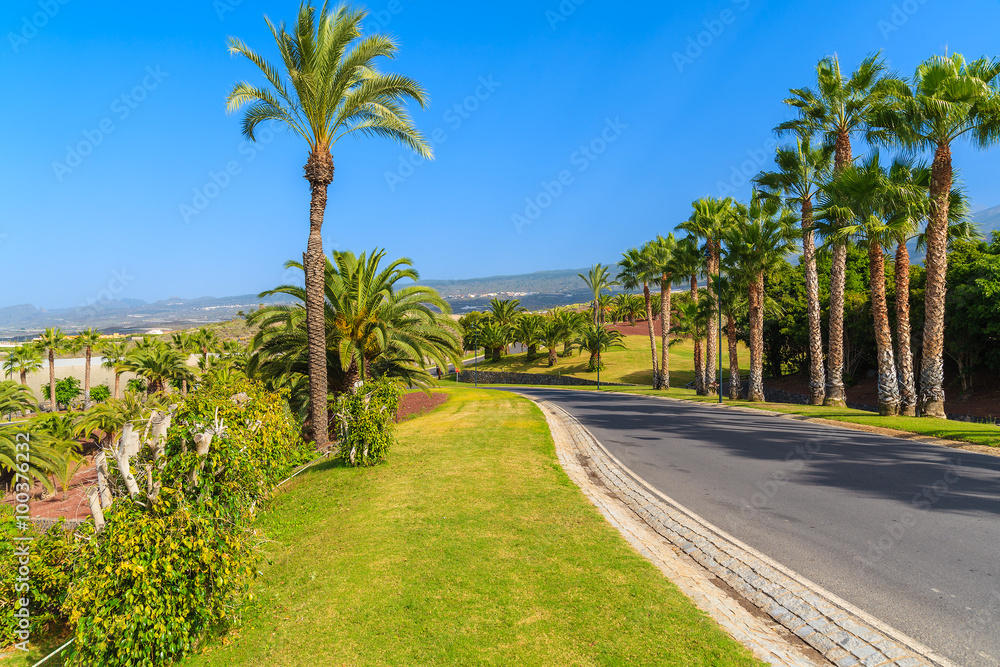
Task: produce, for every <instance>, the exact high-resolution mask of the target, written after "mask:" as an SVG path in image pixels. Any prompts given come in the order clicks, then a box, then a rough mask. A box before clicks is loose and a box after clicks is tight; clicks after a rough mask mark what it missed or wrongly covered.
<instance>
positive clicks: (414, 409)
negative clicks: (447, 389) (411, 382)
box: [396, 391, 448, 422]
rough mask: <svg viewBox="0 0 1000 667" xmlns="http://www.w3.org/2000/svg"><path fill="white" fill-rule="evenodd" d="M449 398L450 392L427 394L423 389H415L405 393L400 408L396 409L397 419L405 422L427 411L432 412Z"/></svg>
mask: <svg viewBox="0 0 1000 667" xmlns="http://www.w3.org/2000/svg"><path fill="white" fill-rule="evenodd" d="M447 400H448V394H441V393H438V394H430V395H427V394H425V393H424V392H422V391H414V392H410V393H409V394H403V397H402V398H401V399H399V409H398V410H396V421H397V422H403V421H407V420H408V419H413V418H414V417H418V416H420V415H422V414H424V413H425V412H430V411H431V410H433V409H434V408H436V407H437V406H439V405H441V404H443V403H444V402H445V401H447Z"/></svg>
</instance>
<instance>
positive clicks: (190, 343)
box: [170, 327, 215, 396]
mask: <svg viewBox="0 0 1000 667" xmlns="http://www.w3.org/2000/svg"><path fill="white" fill-rule="evenodd" d="M202 332H205V334H206V335H205V337H204V339H202ZM214 339H215V332H213V331H211V330H209V329H206V328H204V327H203V328H202V329H201V330H200V331H199V332H198V337H197V338H196V337H195V336H192V335H191V334H189V333H186V332H184V331H176V332H174V333H173V334H171V336H170V346H171V347H173V348H174V349H175V350H177V352H178V354H180V355H181V356H182V357H183V358H184V362H185V363H187V359H188V355H189V354H191V352H192V351H194V350H199V351H201V352H202V362H207V361H208V349H209V348H210V347H211V346H212V344H213V342H214ZM201 342H204V343H205V347H204V348H202V347H201V345H200V344H199V343H201ZM187 393H188V381H187V378H184V379H183V380H181V396H187Z"/></svg>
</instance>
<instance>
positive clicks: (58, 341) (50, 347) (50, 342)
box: [38, 328, 67, 412]
mask: <svg viewBox="0 0 1000 667" xmlns="http://www.w3.org/2000/svg"><path fill="white" fill-rule="evenodd" d="M38 345H39V347H41V348H42V349H43V350H46V352H47V353H48V355H49V407H50V408H51V410H52V412H55V411H56V353H57V352H62V351H63V350H64V349H66V346H67V341H66V334H64V333H63V332H62V329H55V328H48V329H46V330H45V333H43V334H42V335H41V336H40V337H39V338H38Z"/></svg>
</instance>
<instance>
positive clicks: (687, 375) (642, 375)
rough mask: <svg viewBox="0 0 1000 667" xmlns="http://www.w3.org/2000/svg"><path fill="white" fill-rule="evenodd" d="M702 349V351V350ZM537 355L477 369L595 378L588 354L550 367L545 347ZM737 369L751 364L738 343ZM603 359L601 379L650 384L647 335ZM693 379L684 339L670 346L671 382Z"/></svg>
mask: <svg viewBox="0 0 1000 667" xmlns="http://www.w3.org/2000/svg"><path fill="white" fill-rule="evenodd" d="M656 348H657V363H659V349H660V339H659V337H657V339H656ZM561 350H562V348H560V351H561ZM703 353H704V351H703ZM538 354H539V357H538V358H537V359H535V360H534V361H532V362H529V361H528V360H527V356H528V355H527V354H526V353H522V354H511V355H507V356H505V357H504V358H503V359H501V360H500V361H499V362H497V363H494V362H491V361H486V362H482V361H481V362H479V370H483V371H506V372H514V373H548V374H550V375H572V376H575V377H581V378H587V379H590V380H596V379H597V373H591V372H590V371H588V370H587V363H588V361H589V359H590V355H589V354H587V353H584V354H582V355H579V354H576V353H574V354H573V356H571V357H565V358H564V357H559V362H558V363H557V364H556V365H555V366H553V367H552V368H549V362H548V350H546V349H544V348H540V349H539V352H538ZM739 355H740V372H741V373H746V372H747V371H748V370H749V368H750V352H749V350H747V348H746V346H744V345H743V344H742V343H741V344H740V351H739ZM601 356H602V357H603V359H604V370H602V371H601V380H602V381H606V382H621V383H626V384H639V385H641V384H648V385H652V384H653V369H652V359H651V357H650V352H649V337H648V336H626V337H625V348H624V349H615V350H611V351H609V352H605V353H604V354H603V355H601ZM722 365H723V370H722V377H723V379H724V380H725V379H728V378H729V353H728V351H727V350H726V348H725V344H723V357H722ZM693 381H694V343H693V342H691V341H690V340H684V341H682V342H680V343H678V344H676V345H674V346H672V347H671V348H670V384H671V386H674V387H683V386H684V385H686V384H687V383H689V382H693Z"/></svg>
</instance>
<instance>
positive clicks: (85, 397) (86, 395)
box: [83, 345, 93, 410]
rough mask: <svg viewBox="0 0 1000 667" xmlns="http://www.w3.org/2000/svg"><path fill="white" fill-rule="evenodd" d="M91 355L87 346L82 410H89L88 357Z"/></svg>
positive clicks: (91, 350) (91, 349)
mask: <svg viewBox="0 0 1000 667" xmlns="http://www.w3.org/2000/svg"><path fill="white" fill-rule="evenodd" d="M92 354H93V348H92V347H90V346H89V345H88V346H87V351H86V361H85V363H84V366H83V409H84V410H89V409H90V357H91V355H92Z"/></svg>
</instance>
